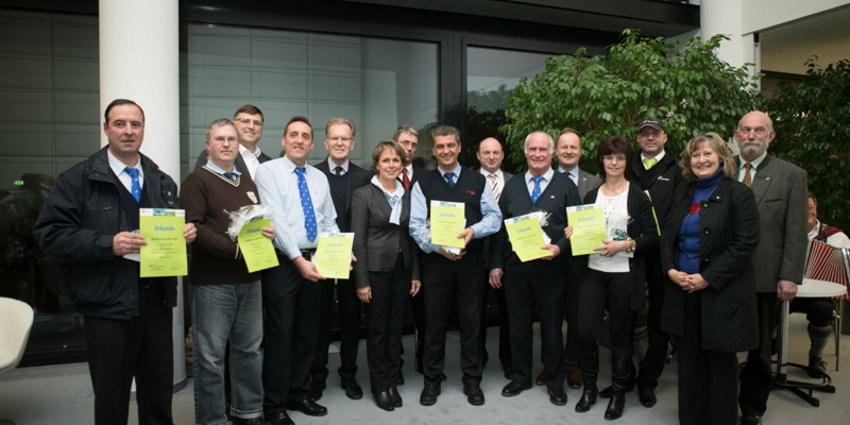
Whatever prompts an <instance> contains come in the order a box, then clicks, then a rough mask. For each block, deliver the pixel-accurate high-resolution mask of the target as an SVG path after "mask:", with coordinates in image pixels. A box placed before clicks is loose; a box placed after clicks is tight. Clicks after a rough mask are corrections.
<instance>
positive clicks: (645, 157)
mask: <svg viewBox="0 0 850 425" xmlns="http://www.w3.org/2000/svg"><path fill="white" fill-rule="evenodd" d="M664 155H667V151H666V150H664V149H661V152H658V155H655V156H654V157H653V158H655V163H656V164H658V163H659V162H661V159H662V158H664ZM645 159H649V157H647V156H646V155H644V154H643V152H641V153H640V162H641V163H643V161H644V160H645Z"/></svg>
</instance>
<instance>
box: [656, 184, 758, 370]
mask: <svg viewBox="0 0 850 425" xmlns="http://www.w3.org/2000/svg"><path fill="white" fill-rule="evenodd" d="M693 193H694V185H693V183H689V182H687V181H682V182H681V183H680V184H679V185H678V186H677V188H676V191H675V195H674V197H673V206H672V208H671V210H670V215H669V216H668V218H669V219H668V220H667V224H666V225H665V226H664V231H663V232H662V236H661V266H662V270H663V271H664V278H665V280H666V283H665V288H666V290H665V294H664V308H663V309H662V313H661V327H662V329H664V330H665V331H667V332H668V333H671V334H674V335H682V332H683V329H684V314H685V313H684V295H685V294H684V292H683V291H682V289H681V288H679V287H678V286H677V285H676V284H674V283H673V282H671V281H670V279H669V278H668V277H667V271H668V270H670V269H675V270H679V265H678V260H679V248H678V246H677V243H676V235H677V234H678V232H679V227H680V226H681V224H682V221H683V220H684V218H685V216H687V214H688V212H689V210H690V208H691V203H692V199H693ZM699 225H700V274H701V275H702V277H703V279H705V281H706V282H708V285H709V286H708V287H707V288H705V289H703V290H702V291H700V292H699V294H700V297H701V303H702V346H703V348H704V349H706V350H711V351H718V352H724V353H733V352H738V351H747V350H750V349H753V348H756V347H757V346H758V318H757V315H756V292H755V283H754V282H755V280H754V279H755V278H754V275H753V262H752V255H753V252H755V249H756V245H757V244H758V241H759V215H758V207H757V206H756V202H755V198H754V197H753V192H752V191H751V190H749V189H747V187H746V186H744V185H743V184H741V183H738V182H737V181H734V180H731V179H723V180H721V182H720V186H719V187H718V188H717V190H716V191H715V192H714V194H713V195H712V196H711V197H710V198H709V199H708V200H707V201H705V202H703V203H702V205H701V207H700V213H699Z"/></svg>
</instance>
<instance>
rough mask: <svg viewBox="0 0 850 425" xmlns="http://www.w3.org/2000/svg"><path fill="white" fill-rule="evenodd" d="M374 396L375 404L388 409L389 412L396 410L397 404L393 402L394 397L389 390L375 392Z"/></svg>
mask: <svg viewBox="0 0 850 425" xmlns="http://www.w3.org/2000/svg"><path fill="white" fill-rule="evenodd" d="M374 396H375V404H376V405H377V406H378V407H380V408H381V409H384V410H386V411H387V412H392V411H393V410H395V404H394V403H393V398H392V397H391V396H390V393H389V391H379V392H377V393H375V394H374Z"/></svg>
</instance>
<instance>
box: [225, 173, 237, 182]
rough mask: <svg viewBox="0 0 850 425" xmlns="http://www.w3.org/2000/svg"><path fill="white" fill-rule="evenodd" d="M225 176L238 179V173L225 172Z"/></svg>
mask: <svg viewBox="0 0 850 425" xmlns="http://www.w3.org/2000/svg"><path fill="white" fill-rule="evenodd" d="M224 177H227V178H228V179H230V180H231V181H236V173H224Z"/></svg>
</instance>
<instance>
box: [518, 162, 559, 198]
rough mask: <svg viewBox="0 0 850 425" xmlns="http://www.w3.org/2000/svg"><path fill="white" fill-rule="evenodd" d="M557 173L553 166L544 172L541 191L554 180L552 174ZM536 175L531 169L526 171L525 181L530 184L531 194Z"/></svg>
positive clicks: (529, 192)
mask: <svg viewBox="0 0 850 425" xmlns="http://www.w3.org/2000/svg"><path fill="white" fill-rule="evenodd" d="M554 175H555V170H553V169H552V167H549V169H548V170H546V172H545V173H543V180H542V181H541V182H540V193H543V191H544V190H546V186H548V185H549V182H551V181H552V176H554ZM533 177H534V176H533V175H532V174H531V172H530V171H526V172H525V183H526V185H527V186H528V194H529V195H531V192H532V191H534V180H532V178H533Z"/></svg>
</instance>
